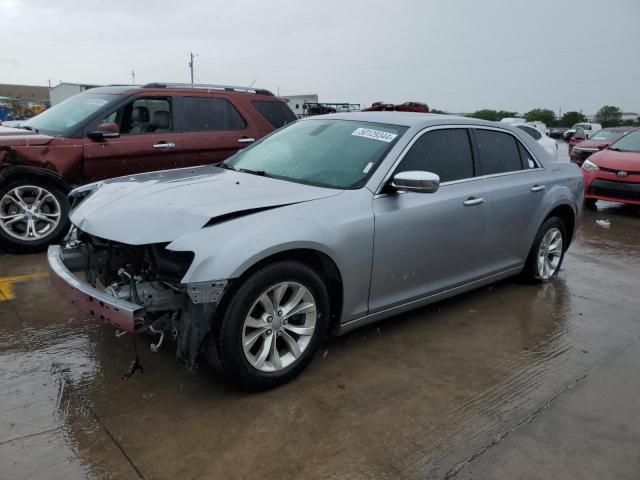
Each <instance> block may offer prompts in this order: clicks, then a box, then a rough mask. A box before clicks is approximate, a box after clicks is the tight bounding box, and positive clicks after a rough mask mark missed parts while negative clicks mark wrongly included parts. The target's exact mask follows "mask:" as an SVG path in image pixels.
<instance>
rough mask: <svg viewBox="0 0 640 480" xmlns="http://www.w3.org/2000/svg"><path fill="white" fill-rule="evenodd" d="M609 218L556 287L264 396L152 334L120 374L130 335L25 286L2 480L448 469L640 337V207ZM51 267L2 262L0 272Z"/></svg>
mask: <svg viewBox="0 0 640 480" xmlns="http://www.w3.org/2000/svg"><path fill="white" fill-rule="evenodd" d="M600 208H601V209H600V210H599V211H598V212H587V214H586V216H585V219H584V223H583V228H582V230H581V231H580V232H579V234H578V237H577V239H576V241H575V243H574V245H573V246H572V248H571V250H570V252H569V254H568V256H567V258H566V260H565V265H564V269H563V271H562V273H561V276H560V278H559V279H558V280H557V281H556V282H554V283H551V284H547V285H543V286H536V285H528V284H523V283H521V282H519V281H516V280H507V281H504V282H501V283H499V284H496V285H494V286H491V287H487V288H483V289H480V290H478V291H475V292H472V293H470V294H467V295H463V296H461V297H457V298H454V299H451V300H448V301H445V302H441V303H438V304H436V305H432V306H430V307H428V308H424V309H421V310H418V311H416V312H413V313H410V314H405V315H401V316H398V317H395V318H392V319H389V320H386V321H384V322H382V323H379V324H374V325H371V326H370V327H366V328H363V329H361V330H357V331H354V332H352V333H351V334H348V335H346V336H344V337H341V338H338V339H335V340H329V341H327V342H326V343H325V345H324V347H323V349H322V350H321V351H320V352H319V354H318V355H317V356H316V358H315V360H314V362H313V363H312V364H311V366H310V368H309V369H308V370H307V371H305V372H304V373H303V375H302V376H301V377H300V378H299V379H298V380H296V381H295V382H293V383H291V384H289V385H287V386H285V387H282V388H279V389H276V390H274V391H270V392H266V393H261V394H254V395H247V394H244V393H240V392H237V391H234V390H232V389H230V388H228V387H226V386H225V385H224V384H222V383H221V382H219V381H218V380H217V379H216V378H213V374H212V373H211V372H210V371H209V370H208V369H207V368H201V369H200V370H198V371H197V372H196V373H190V372H188V371H186V370H184V369H183V368H182V367H181V366H180V365H178V364H177V362H176V361H175V358H174V356H173V353H172V352H171V351H170V348H163V350H161V352H160V353H158V354H152V353H150V352H149V350H148V345H149V341H148V340H145V339H143V340H142V341H141V342H138V347H139V350H140V357H141V361H142V364H143V366H144V368H145V371H144V373H143V374H140V373H137V374H136V375H135V376H133V377H132V378H130V379H128V380H122V379H121V376H122V374H123V373H124V372H125V371H126V369H127V367H128V364H129V362H130V361H131V359H132V358H133V350H132V345H131V339H130V338H128V337H127V336H125V337H123V338H115V336H114V335H113V330H112V329H111V328H108V327H103V326H102V325H96V324H94V323H92V322H91V321H89V320H88V319H85V318H82V317H81V316H79V315H78V314H77V312H76V311H74V310H73V309H72V308H70V307H69V306H67V305H66V304H65V303H64V302H63V301H62V300H60V299H59V298H58V297H57V295H56V294H55V293H54V292H53V290H52V288H51V287H50V286H49V285H48V282H47V280H36V281H33V282H24V283H20V284H16V285H15V287H14V289H15V293H16V300H14V301H9V302H0V405H1V407H0V472H1V474H0V476H3V475H4V476H6V478H64V479H72V478H86V477H89V478H103V477H115V478H135V477H136V476H139V475H141V476H144V477H145V478H182V477H187V478H211V477H216V478H217V477H219V478H245V477H249V476H252V477H256V476H259V477H261V478H311V477H313V478H316V477H321V478H340V479H352V478H353V479H355V478H358V479H360V478H398V477H403V478H443V477H445V476H446V475H447V474H448V473H449V474H450V475H452V474H453V473H455V472H456V471H458V469H459V468H461V466H464V465H465V462H466V461H467V460H469V459H470V458H473V456H474V455H475V454H477V453H478V452H482V451H483V449H486V448H487V446H488V445H491V444H492V442H497V441H499V440H500V439H501V438H502V436H504V435H505V432H509V431H511V430H512V429H513V428H514V427H517V426H518V425H520V424H522V422H524V421H527V419H528V418H530V416H531V415H534V414H535V412H537V411H538V410H539V409H540V408H542V407H544V406H545V405H546V404H547V403H548V402H549V400H550V399H552V398H554V396H555V395H557V394H558V393H559V392H562V391H563V389H566V388H567V387H568V386H570V385H572V384H573V383H575V382H577V381H580V379H581V378H583V377H584V375H585V374H587V373H588V372H589V371H590V369H592V368H593V367H594V366H596V365H598V364H601V363H602V362H604V361H606V359H607V358H610V357H611V356H612V355H615V354H616V352H618V351H620V350H621V349H622V348H624V347H625V346H626V345H628V344H629V343H630V342H634V341H637V339H638V338H639V337H640V323H639V322H638V321H637V320H638V318H637V311H638V308H639V307H640V298H639V297H638V295H637V292H638V279H639V277H638V273H637V272H638V267H639V266H640V245H639V244H638V242H637V239H638V237H639V235H638V234H639V233H640V214H639V213H638V210H634V209H629V208H626V207H618V206H614V205H613V204H607V205H601V207H600ZM597 219H608V220H609V221H610V222H611V225H610V228H608V229H605V228H602V227H601V226H599V225H598V224H597V223H596V220H597ZM44 262H45V259H44V255H32V256H22V257H18V256H11V255H4V256H0V277H3V276H12V275H20V274H24V273H25V272H26V273H35V272H38V271H44V269H45V265H44ZM3 478H5V477H3Z"/></svg>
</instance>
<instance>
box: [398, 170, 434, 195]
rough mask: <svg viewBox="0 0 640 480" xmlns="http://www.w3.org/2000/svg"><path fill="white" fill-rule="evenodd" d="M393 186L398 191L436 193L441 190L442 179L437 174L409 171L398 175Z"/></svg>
mask: <svg viewBox="0 0 640 480" xmlns="http://www.w3.org/2000/svg"><path fill="white" fill-rule="evenodd" d="M391 186H392V187H393V188H395V189H396V190H403V191H407V192H418V193H434V192H436V191H437V190H438V188H440V177H439V176H438V175H436V174H435V173H431V172H422V171H417V170H416V171H409V172H400V173H396V174H395V175H394V176H393V181H392V182H391Z"/></svg>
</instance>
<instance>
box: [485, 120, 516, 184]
mask: <svg viewBox="0 0 640 480" xmlns="http://www.w3.org/2000/svg"><path fill="white" fill-rule="evenodd" d="M474 132H475V137H476V146H477V149H478V161H479V162H480V172H481V174H482V175H491V174H494V173H504V172H513V171H515V170H522V165H521V164H520V152H519V150H518V145H517V144H516V139H515V138H514V137H513V135H510V134H508V133H502V132H496V131H495V130H483V129H479V128H477V129H475V131H474Z"/></svg>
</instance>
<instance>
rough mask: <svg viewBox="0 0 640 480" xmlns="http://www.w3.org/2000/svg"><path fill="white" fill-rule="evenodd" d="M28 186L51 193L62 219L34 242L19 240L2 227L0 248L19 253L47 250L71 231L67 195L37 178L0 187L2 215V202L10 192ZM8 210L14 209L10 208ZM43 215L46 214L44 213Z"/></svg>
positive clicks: (21, 179) (13, 181) (24, 178)
mask: <svg viewBox="0 0 640 480" xmlns="http://www.w3.org/2000/svg"><path fill="white" fill-rule="evenodd" d="M26 186H34V187H39V188H41V189H43V190H46V191H47V192H49V193H51V195H53V196H54V197H55V200H56V201H57V202H58V206H59V208H60V219H59V222H58V224H57V225H56V227H55V228H53V229H51V231H50V232H46V234H45V235H44V236H43V237H42V238H38V239H32V240H22V239H19V238H15V237H13V236H11V235H10V234H9V233H7V231H5V229H4V228H2V227H1V226H0V247H2V248H4V249H7V250H9V251H12V252H18V253H27V252H37V251H40V250H43V249H45V248H46V247H47V246H48V245H52V244H56V243H59V242H60V241H61V240H62V239H63V238H64V236H65V235H66V233H67V231H68V230H69V223H70V222H69V210H70V206H69V201H68V199H67V195H66V194H65V193H64V192H63V191H62V190H61V189H60V188H59V187H58V186H57V185H55V184H53V183H50V182H46V181H43V180H42V179H39V178H35V177H23V176H20V177H14V178H10V179H9V180H8V181H7V182H5V183H4V184H2V185H0V215H2V214H3V211H2V205H3V204H2V200H3V199H4V198H5V196H7V194H8V193H9V192H11V191H12V190H14V189H15V188H17V187H26ZM5 205H7V206H8V203H6V201H5ZM7 208H13V207H9V206H8V207H7ZM12 211H13V210H12ZM41 213H44V211H43V212H41Z"/></svg>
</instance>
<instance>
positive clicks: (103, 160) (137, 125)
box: [84, 96, 183, 181]
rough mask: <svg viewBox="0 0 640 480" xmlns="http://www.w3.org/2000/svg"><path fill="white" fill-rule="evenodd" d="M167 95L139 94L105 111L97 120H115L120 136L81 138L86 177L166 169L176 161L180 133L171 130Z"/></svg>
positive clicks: (171, 114)
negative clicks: (94, 138) (97, 138)
mask: <svg viewBox="0 0 640 480" xmlns="http://www.w3.org/2000/svg"><path fill="white" fill-rule="evenodd" d="M171 100H172V99H171V97H167V96H159V97H155V96H149V97H147V96H145V97H139V98H136V99H135V100H133V101H131V102H129V103H127V104H126V105H124V106H122V107H121V108H118V109H117V110H115V111H113V112H111V113H110V114H109V115H107V116H106V117H105V118H104V119H103V120H102V121H101V122H100V123H116V124H117V125H118V127H119V128H120V136H119V137H116V138H105V139H101V140H92V139H90V138H86V139H85V145H84V171H85V176H86V179H87V181H96V180H102V179H105V178H111V177H119V176H122V175H131V174H135V173H141V172H150V171H154V170H167V169H171V168H175V167H176V166H178V165H179V164H180V160H181V156H182V155H183V152H182V134H181V133H179V132H175V131H174V125H175V121H174V118H173V117H174V112H173V108H172V101H171Z"/></svg>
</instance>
